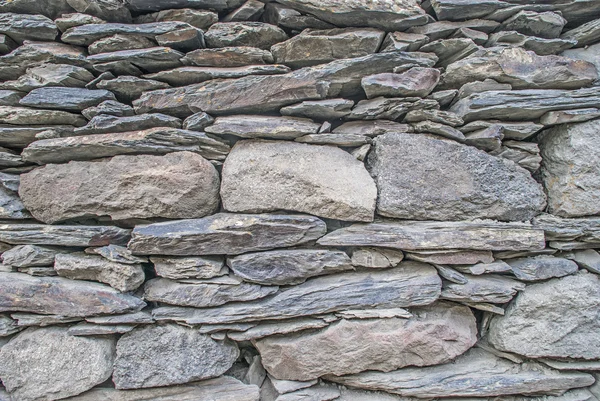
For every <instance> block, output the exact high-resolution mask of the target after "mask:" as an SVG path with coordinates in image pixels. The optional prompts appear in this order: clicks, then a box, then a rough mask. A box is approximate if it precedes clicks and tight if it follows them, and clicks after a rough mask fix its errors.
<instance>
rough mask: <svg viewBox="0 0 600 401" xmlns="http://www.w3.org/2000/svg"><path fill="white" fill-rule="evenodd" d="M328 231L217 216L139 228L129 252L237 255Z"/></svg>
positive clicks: (305, 220) (297, 221)
mask: <svg viewBox="0 0 600 401" xmlns="http://www.w3.org/2000/svg"><path fill="white" fill-rule="evenodd" d="M1 227H2V226H0V228H1ZM326 231H327V227H326V225H325V222H323V221H322V220H320V219H318V218H316V217H313V216H306V215H276V214H233V213H217V214H214V215H212V216H208V217H205V218H203V219H192V220H178V221H169V222H164V223H155V224H149V225H143V226H136V227H135V229H134V230H133V236H132V239H131V241H130V242H129V245H128V248H129V249H130V250H131V251H132V252H133V253H134V254H137V255H224V254H226V255H237V254H240V253H245V252H251V251H264V250H268V249H274V248H284V247H289V246H295V245H300V244H304V243H306V242H309V241H314V240H316V239H317V238H320V237H322V236H323V235H325V233H326ZM0 234H1V233H0ZM0 240H2V237H1V235H0Z"/></svg>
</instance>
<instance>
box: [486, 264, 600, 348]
mask: <svg viewBox="0 0 600 401" xmlns="http://www.w3.org/2000/svg"><path fill="white" fill-rule="evenodd" d="M598 313H600V278H599V277H598V275H596V274H592V273H587V272H580V273H579V274H577V275H573V276H567V277H563V278H559V279H553V280H550V281H546V282H544V283H540V284H534V285H530V286H527V288H526V289H525V290H523V291H522V292H521V293H520V294H519V295H518V296H517V298H516V300H515V301H514V302H513V303H512V304H510V306H509V307H508V308H507V310H506V313H505V316H503V317H496V318H494V319H493V320H492V322H491V323H490V329H489V332H488V333H489V334H488V337H489V341H490V344H492V345H493V346H494V347H495V348H497V349H499V350H502V351H507V352H514V353H517V354H520V355H524V356H527V357H532V358H542V357H549V358H567V359H576V360H582V359H584V360H597V359H600V322H598V319H596V316H598ZM532 338H535V341H532Z"/></svg>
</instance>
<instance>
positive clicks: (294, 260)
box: [227, 249, 353, 285]
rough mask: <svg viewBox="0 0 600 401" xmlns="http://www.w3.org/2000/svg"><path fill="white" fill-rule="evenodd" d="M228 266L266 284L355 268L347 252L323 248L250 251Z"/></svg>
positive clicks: (251, 279)
mask: <svg viewBox="0 0 600 401" xmlns="http://www.w3.org/2000/svg"><path fill="white" fill-rule="evenodd" d="M227 265H228V266H229V267H230V268H231V270H233V271H234V272H235V274H236V275H237V276H239V277H241V278H242V279H244V280H246V281H250V282H252V283H258V284H264V285H290V284H299V283H301V282H303V281H305V280H306V279H307V278H309V277H313V276H320V275H323V274H331V273H336V272H341V271H344V270H352V269H353V267H352V264H351V262H350V258H349V257H348V255H346V254H345V253H344V252H342V251H328V250H319V249H306V250H303V249H298V250H295V249H286V250H280V251H267V252H256V253H246V254H244V255H239V256H236V257H233V258H229V259H227Z"/></svg>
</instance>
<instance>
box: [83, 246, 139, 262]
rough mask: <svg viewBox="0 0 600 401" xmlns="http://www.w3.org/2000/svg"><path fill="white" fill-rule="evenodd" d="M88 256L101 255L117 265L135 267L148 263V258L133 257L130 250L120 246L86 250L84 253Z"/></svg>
mask: <svg viewBox="0 0 600 401" xmlns="http://www.w3.org/2000/svg"><path fill="white" fill-rule="evenodd" d="M84 252H85V253H86V254H88V255H100V256H102V257H103V258H104V259H106V260H109V261H111V262H115V263H124V264H126V265H135V264H138V263H148V258H143V257H139V256H133V255H132V254H131V252H129V249H127V248H125V247H123V246H119V245H107V246H102V247H99V248H86V249H85V251H84Z"/></svg>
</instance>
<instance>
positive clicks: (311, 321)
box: [227, 317, 329, 341]
mask: <svg viewBox="0 0 600 401" xmlns="http://www.w3.org/2000/svg"><path fill="white" fill-rule="evenodd" d="M328 324H329V323H327V322H326V321H325V320H324V319H319V318H313V317H301V318H297V319H287V320H284V321H280V322H278V321H274V322H263V323H259V324H257V325H255V326H254V327H252V328H250V329H248V330H246V331H241V332H235V331H230V332H228V333H227V337H228V338H231V339H232V340H234V341H249V340H256V339H258V338H263V337H267V336H273V335H277V334H288V333H296V332H299V331H303V330H310V329H320V328H321V327H325V326H327V325H328Z"/></svg>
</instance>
